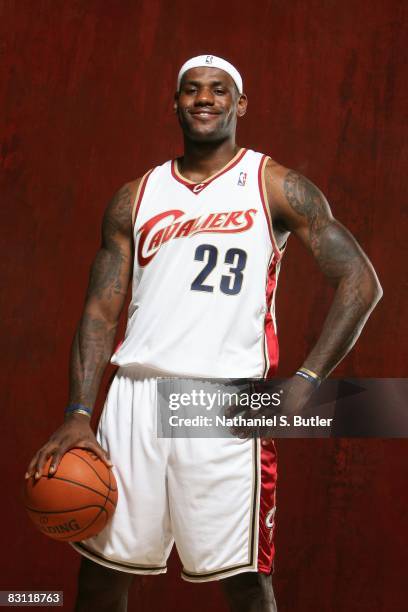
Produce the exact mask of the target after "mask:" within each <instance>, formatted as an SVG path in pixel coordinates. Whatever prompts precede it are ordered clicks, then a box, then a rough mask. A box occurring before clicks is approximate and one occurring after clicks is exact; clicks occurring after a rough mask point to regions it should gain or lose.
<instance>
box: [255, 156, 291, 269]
mask: <svg viewBox="0 0 408 612" xmlns="http://www.w3.org/2000/svg"><path fill="white" fill-rule="evenodd" d="M270 159H271V158H270V157H269V155H263V156H262V158H261V161H260V163H259V169H258V186H259V195H260V197H261V201H262V207H263V209H264V213H265V217H266V223H267V225H268V231H269V236H270V239H271V243H272V248H273V251H274V253H275V255H276V258H277V260H278V261H279V260H280V259H282V256H283V254H284V252H285V249H286V244H287V242H285V244H284V245H283V247H282V248H281V249H280V248H279V247H278V243H277V242H276V238H275V234H274V231H273V223H272V217H271V211H270V208H269V200H268V193H267V190H266V183H265V167H266V164H267V163H268V161H269V160H270Z"/></svg>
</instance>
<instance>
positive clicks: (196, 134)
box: [185, 130, 225, 143]
mask: <svg viewBox="0 0 408 612" xmlns="http://www.w3.org/2000/svg"><path fill="white" fill-rule="evenodd" d="M185 134H186V136H187V137H188V139H189V140H191V141H193V142H203V143H204V142H218V141H220V140H223V139H225V135H223V134H221V133H220V132H219V131H218V130H188V131H186V132H185Z"/></svg>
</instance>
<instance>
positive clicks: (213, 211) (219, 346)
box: [111, 149, 281, 378]
mask: <svg viewBox="0 0 408 612" xmlns="http://www.w3.org/2000/svg"><path fill="white" fill-rule="evenodd" d="M267 160H268V157H267V156H266V155H263V154H262V153H257V152H255V151H251V150H248V149H241V150H240V151H239V152H238V153H237V155H236V156H235V157H234V158H233V159H232V160H231V161H230V162H229V163H228V164H227V165H226V166H225V167H224V168H222V169H221V170H220V171H219V172H217V173H216V174H214V175H213V176H211V177H209V178H208V179H206V180H205V181H203V182H202V183H194V182H192V181H189V180H187V179H185V178H184V177H182V176H181V174H180V172H179V170H178V166H177V160H172V161H168V162H166V163H165V164H163V165H161V166H158V167H156V168H154V169H153V170H151V171H150V172H148V173H147V174H146V175H145V176H144V177H143V179H142V181H141V183H140V187H139V190H138V194H137V196H136V200H135V204H134V209H133V215H134V244H135V261H134V271H133V285H132V299H131V302H130V305H129V312H128V322H127V328H126V334H125V338H124V340H123V341H122V342H121V343H120V344H119V346H118V348H117V349H116V351H115V352H114V354H113V356H112V358H111V362H112V363H114V364H117V365H121V366H124V365H130V364H139V365H145V366H148V367H153V368H156V369H157V370H160V371H161V372H162V373H163V374H164V375H170V376H173V375H174V376H193V377H211V378H235V377H236V378H258V377H262V376H264V377H269V376H272V375H273V374H274V372H275V371H276V366H277V363H278V342H277V337H276V323H275V316H274V303H275V300H274V296H275V289H276V282H277V276H278V272H279V264H280V258H281V252H280V251H279V249H278V248H277V246H276V243H275V241H274V236H273V231H272V224H271V219H270V213H269V207H268V204H267V199H266V194H265V185H264V179H263V172H264V168H265V165H266V162H267Z"/></svg>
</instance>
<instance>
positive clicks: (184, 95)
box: [174, 55, 247, 142]
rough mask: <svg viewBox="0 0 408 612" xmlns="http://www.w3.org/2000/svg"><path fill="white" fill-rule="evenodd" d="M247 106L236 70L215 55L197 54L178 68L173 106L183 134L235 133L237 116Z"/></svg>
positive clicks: (209, 138) (205, 138) (197, 137)
mask: <svg viewBox="0 0 408 612" xmlns="http://www.w3.org/2000/svg"><path fill="white" fill-rule="evenodd" d="M246 108H247V97H246V95H245V94H244V93H243V90H242V79H241V76H240V74H239V72H238V71H237V70H236V68H234V66H232V64H230V63H229V62H226V61H225V60H223V59H221V58H218V57H216V56H215V55H200V56H198V57H194V58H192V59H190V60H188V61H187V62H186V63H185V64H183V66H182V67H181V69H180V72H179V76H178V81H177V92H176V95H175V101H174V110H175V111H176V112H177V115H178V118H179V122H180V126H181V129H182V130H183V132H184V135H185V136H186V137H187V138H189V139H190V140H193V141H196V142H217V141H221V140H226V139H227V138H230V137H233V136H235V130H236V123H237V117H242V116H243V115H244V114H245V112H246Z"/></svg>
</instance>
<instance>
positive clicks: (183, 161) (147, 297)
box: [26, 55, 381, 612]
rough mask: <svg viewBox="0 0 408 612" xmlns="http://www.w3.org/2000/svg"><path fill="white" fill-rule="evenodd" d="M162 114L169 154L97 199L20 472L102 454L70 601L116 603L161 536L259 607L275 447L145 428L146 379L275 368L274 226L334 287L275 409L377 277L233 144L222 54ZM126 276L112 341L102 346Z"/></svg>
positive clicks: (231, 94) (354, 333)
mask: <svg viewBox="0 0 408 612" xmlns="http://www.w3.org/2000/svg"><path fill="white" fill-rule="evenodd" d="M174 109H175V112H176V113H177V117H178V120H179V123H180V126H181V129H182V131H183V135H184V154H183V156H182V157H180V158H178V159H176V160H173V161H168V162H167V163H165V164H163V165H161V166H158V167H156V168H154V169H153V170H150V171H149V172H147V173H146V174H145V175H144V176H143V177H141V178H139V179H137V180H135V181H132V182H130V183H128V184H126V185H125V186H124V187H122V189H120V190H119V191H118V193H117V194H116V195H115V196H114V198H113V200H112V201H111V202H110V204H109V205H108V207H107V209H106V211H105V214H104V218H103V223H102V244H101V247H100V250H99V251H98V253H97V254H96V258H95V261H94V263H93V265H92V269H91V273H90V280H89V286H88V292H87V296H86V301H85V307H84V311H83V314H82V318H81V320H80V322H79V325H78V329H77V332H76V335H75V338H74V341H73V346H72V353H71V362H70V363H71V366H70V404H69V406H68V408H67V409H66V412H65V419H64V422H63V424H62V425H61V427H60V428H59V429H58V430H57V431H56V432H55V433H54V434H53V435H52V436H51V438H50V440H49V441H48V442H47V443H46V444H45V445H44V446H43V447H42V448H41V449H40V450H39V451H38V452H37V453H36V455H35V456H34V457H33V459H32V461H31V463H30V465H29V467H28V470H27V474H26V477H27V478H29V477H34V478H39V477H40V476H41V475H42V473H43V471H44V465H45V462H46V461H47V459H49V458H50V457H51V466H50V468H49V473H50V475H52V474H53V473H55V471H56V469H57V467H58V464H59V462H60V460H61V457H62V455H63V454H64V453H65V452H66V451H67V450H68V449H69V448H72V447H83V448H89V449H91V450H93V451H94V452H95V453H96V454H97V455H98V456H99V457H100V458H101V459H102V460H103V461H105V462H106V463H107V464H108V465H109V466H112V463H113V466H114V467H113V469H114V471H115V475H116V478H117V481H118V487H119V502H118V506H117V510H116V512H115V515H114V517H113V519H112V521H111V523H110V524H109V525H108V526H107V527H106V528H105V529H104V530H103V531H102V532H101V533H100V534H99V535H97V536H96V537H94V538H90V539H88V540H85V541H83V542H79V543H76V544H74V545H73V546H74V547H75V548H76V549H77V550H78V551H79V552H80V553H81V554H82V555H83V556H82V563H81V569H80V574H79V587H78V598H77V604H76V610H77V611H78V612H80V611H84V610H86V611H88V612H89V611H98V612H102V611H112V612H114V611H115V612H119V611H124V610H126V609H127V592H128V588H129V585H130V584H131V582H132V580H133V579H134V578H135V576H136V575H138V574H142V575H143V574H159V573H162V572H165V571H166V560H167V558H168V555H169V553H170V550H171V548H172V545H173V542H174V541H175V543H176V546H177V549H178V553H179V555H180V558H181V561H182V564H183V573H182V575H183V577H184V578H185V579H186V580H190V581H197V582H203V581H207V580H221V579H222V584H223V587H224V590H225V593H226V596H227V599H228V602H229V606H230V609H231V610H234V611H255V610H256V611H264V612H266V611H267V612H271V611H273V610H276V604H275V599H274V594H273V589H272V582H271V572H272V561H273V555H274V548H273V529H274V513H275V483H276V454H275V448H274V444H273V441H272V440H271V439H264V440H262V441H260V440H259V439H255V438H251V439H248V438H247V439H240V438H237V437H232V438H228V439H225V438H224V439H221V440H220V439H210V440H209V439H205V440H202V439H193V440H191V439H188V438H185V439H184V438H183V439H181V438H178V439H177V438H176V439H158V438H157V436H156V418H157V415H156V391H157V378H158V377H160V376H175V377H189V376H190V377H200V376H201V377H212V378H262V377H264V378H269V377H271V376H273V375H274V373H275V372H276V367H277V363H278V344H277V339H276V325H275V319H274V296H275V288H276V283H277V278H278V272H279V268H280V264H281V260H282V258H283V256H284V251H285V245H286V242H287V239H288V236H289V234H294V235H295V236H297V238H299V239H300V240H301V242H302V243H303V244H304V246H305V247H306V248H307V249H308V250H309V251H310V252H311V253H312V254H313V256H314V257H315V259H316V260H317V262H318V264H319V266H320V268H321V270H322V272H323V274H325V275H326V277H327V278H328V280H329V282H330V283H331V284H332V285H333V286H334V287H335V288H336V292H335V296H334V299H333V302H332V305H331V308H330V310H329V313H328V315H327V318H326V320H325V323H324V325H323V328H322V331H321V334H320V337H319V339H318V340H317V342H316V344H315V346H314V347H312V349H311V351H310V353H309V354H308V355H307V356H305V360H304V362H303V364H299V366H300V367H299V370H298V371H297V373H296V374H294V375H293V377H292V378H291V379H290V380H289V383H288V384H287V386H286V388H285V402H284V410H285V411H286V412H287V413H291V412H293V411H295V410H296V411H299V410H301V409H302V407H303V406H304V404H305V403H306V401H307V400H308V399H309V397H310V395H311V394H312V393H313V391H314V389H315V388H316V386H317V385H318V384H319V382H320V381H321V380H322V379H323V378H325V377H326V376H327V375H328V374H329V373H330V372H331V371H332V370H333V368H334V367H335V366H336V365H337V364H338V363H339V362H340V360H341V359H342V358H343V357H344V356H345V355H346V354H347V353H348V351H349V350H350V349H351V347H352V346H353V345H354V343H355V341H356V340H357V338H358V336H359V334H360V332H361V330H362V328H363V326H364V324H365V322H366V320H367V318H368V316H369V314H370V312H371V311H372V309H373V308H374V306H375V304H376V303H377V301H378V300H379V298H380V296H381V288H380V285H379V282H378V280H377V277H376V274H375V272H374V270H373V267H372V266H371V264H370V262H369V260H368V258H367V257H366V255H365V254H364V253H363V251H362V250H361V248H360V247H359V246H358V244H357V243H356V241H355V239H354V238H353V237H352V236H351V235H350V233H349V232H348V231H347V230H346V229H345V228H344V227H343V226H342V225H341V224H340V223H339V222H338V221H336V220H335V219H334V217H333V215H332V213H331V212H330V208H329V205H328V203H327V201H326V199H325V197H324V196H323V194H322V193H321V192H320V191H319V189H318V188H317V187H315V186H314V185H313V184H312V183H311V182H310V181H309V180H307V179H306V178H305V177H303V176H302V175H300V174H298V173H297V172H295V171H293V170H288V169H287V168H284V167H283V166H281V165H280V164H279V163H277V162H276V161H273V160H272V159H270V158H269V157H268V156H267V155H263V154H261V153H257V152H255V151H252V150H250V149H246V148H242V147H239V146H238V145H237V144H236V141H235V132H236V124H237V119H238V118H239V117H242V116H243V115H244V114H245V112H246V110H247V97H246V95H245V94H244V93H243V86H242V78H241V76H240V74H239V72H238V71H237V70H236V68H235V67H234V66H232V65H231V64H230V63H228V62H226V61H225V60H223V59H221V58H217V57H216V56H212V55H204V56H199V57H195V58H192V59H191V60H189V61H188V62H186V63H185V64H184V65H183V66H182V68H181V70H180V73H179V78H178V84H177V93H176V96H175V102H174ZM131 279H133V284H132V299H131V302H130V305H129V313H128V322H127V330H126V335H125V339H124V341H123V343H121V344H120V346H119V347H117V349H116V350H115V351H114V352H113V356H112V351H113V343H114V338H115V333H116V330H117V326H118V321H119V316H120V313H121V310H122V307H123V304H124V300H125V296H126V292H127V288H128V285H129V283H130V281H131ZM109 360H110V361H111V363H114V364H116V365H118V366H119V368H118V370H117V372H116V375H115V378H114V380H113V382H112V384H111V386H110V389H109V392H108V395H107V398H106V402H105V406H104V410H103V413H102V415H101V419H100V422H99V425H98V431H97V435H96V437H95V435H94V433H93V431H92V429H91V428H90V425H89V416H90V414H91V411H92V408H93V405H94V402H95V398H96V396H97V391H98V388H99V384H100V381H101V378H102V375H103V372H104V370H105V367H106V365H107V363H108V361H109ZM111 462H112V463H111Z"/></svg>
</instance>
